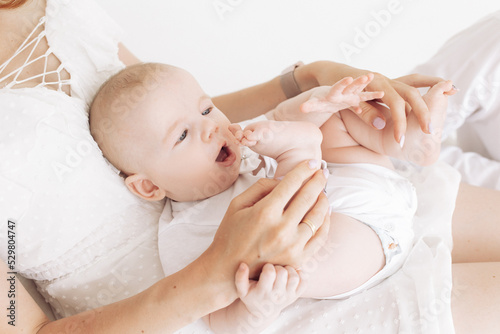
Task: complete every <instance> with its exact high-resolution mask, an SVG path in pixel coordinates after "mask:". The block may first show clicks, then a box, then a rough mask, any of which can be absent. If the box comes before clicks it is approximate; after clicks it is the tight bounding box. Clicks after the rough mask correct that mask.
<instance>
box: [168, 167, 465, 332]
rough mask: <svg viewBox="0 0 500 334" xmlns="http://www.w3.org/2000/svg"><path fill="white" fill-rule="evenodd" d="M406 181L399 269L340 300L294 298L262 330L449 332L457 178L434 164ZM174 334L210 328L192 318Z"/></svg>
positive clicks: (446, 168)
mask: <svg viewBox="0 0 500 334" xmlns="http://www.w3.org/2000/svg"><path fill="white" fill-rule="evenodd" d="M409 174H410V173H409ZM410 179H411V180H412V182H413V183H414V185H415V187H416V189H417V194H418V198H419V205H418V209H417V214H416V218H415V221H414V223H415V236H416V238H415V246H414V248H413V250H412V251H411V253H410V255H409V257H408V259H407V260H406V262H405V264H404V265H403V267H402V268H401V269H400V270H399V271H398V272H397V273H396V274H394V275H393V276H391V277H390V278H388V279H387V280H385V281H384V282H382V283H381V284H380V285H377V286H375V287H373V288H371V289H369V290H367V291H364V292H362V293H360V294H358V295H355V296H352V297H351V298H348V299H345V300H314V299H299V300H298V301H297V302H295V303H294V304H292V305H291V306H289V307H288V308H287V309H285V310H284V311H283V313H282V315H281V316H280V317H279V319H278V320H277V321H276V322H275V323H274V324H273V325H272V326H271V327H269V328H268V329H267V330H266V331H265V333H385V334H390V333H425V334H432V333H446V334H449V333H453V332H454V329H453V321H452V317H451V309H450V299H451V298H452V294H451V288H452V279H451V254H450V253H451V245H452V240H451V217H452V213H453V209H454V205H455V200H454V199H455V198H456V193H457V190H458V184H459V180H460V176H459V174H458V173H457V172H456V171H455V170H454V169H452V168H451V167H449V166H448V165H446V164H444V163H438V164H436V165H434V166H432V167H427V168H424V169H422V170H421V171H420V172H412V173H411V176H410ZM457 288H458V290H457V291H458V292H459V289H460V286H456V287H455V289H457ZM177 333H178V334H181V333H182V334H187V333H211V331H210V330H209V328H208V327H207V326H206V325H205V324H204V323H203V321H202V320H198V321H197V322H195V323H193V324H191V325H189V326H186V327H184V328H183V329H181V330H179V331H178V332H177Z"/></svg>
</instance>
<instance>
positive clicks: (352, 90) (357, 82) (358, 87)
mask: <svg viewBox="0 0 500 334" xmlns="http://www.w3.org/2000/svg"><path fill="white" fill-rule="evenodd" d="M372 80H373V73H368V74H366V75H362V76H359V77H357V78H356V79H354V81H353V82H352V83H351V84H350V85H349V86H347V87H346V88H345V89H344V91H343V94H358V93H360V92H362V91H363V89H365V88H366V86H368V84H370V82H372Z"/></svg>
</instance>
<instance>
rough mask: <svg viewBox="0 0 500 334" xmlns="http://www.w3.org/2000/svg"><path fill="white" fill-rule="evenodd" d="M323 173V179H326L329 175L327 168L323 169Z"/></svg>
mask: <svg viewBox="0 0 500 334" xmlns="http://www.w3.org/2000/svg"><path fill="white" fill-rule="evenodd" d="M323 174H324V175H325V179H327V180H328V177H329V176H330V171H329V170H328V169H326V168H325V169H323Z"/></svg>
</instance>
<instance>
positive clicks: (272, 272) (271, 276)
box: [257, 263, 276, 292]
mask: <svg viewBox="0 0 500 334" xmlns="http://www.w3.org/2000/svg"><path fill="white" fill-rule="evenodd" d="M275 280H276V269H275V268H274V265H272V264H270V263H266V264H265V265H264V267H263V268H262V272H261V273H260V276H259V282H258V283H257V289H258V290H259V291H261V292H265V291H271V290H272V289H273V286H274V281H275Z"/></svg>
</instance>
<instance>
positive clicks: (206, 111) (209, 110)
mask: <svg viewBox="0 0 500 334" xmlns="http://www.w3.org/2000/svg"><path fill="white" fill-rule="evenodd" d="M211 111H212V107H210V108H207V109H205V111H203V112H202V113H201V114H202V115H203V116H205V115H208V114H210V112H211Z"/></svg>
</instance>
